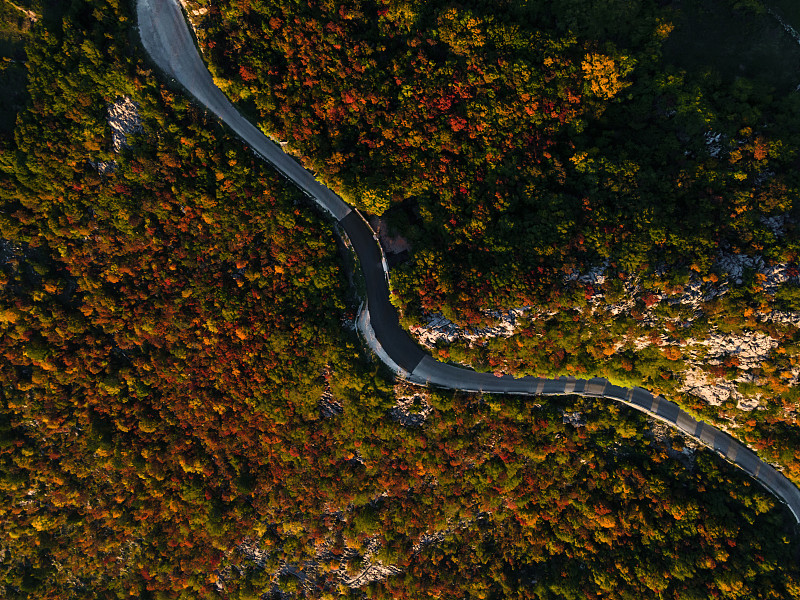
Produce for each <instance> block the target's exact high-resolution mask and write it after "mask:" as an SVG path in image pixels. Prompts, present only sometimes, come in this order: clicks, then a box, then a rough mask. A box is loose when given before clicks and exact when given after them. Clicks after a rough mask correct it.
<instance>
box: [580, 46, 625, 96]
mask: <svg viewBox="0 0 800 600" xmlns="http://www.w3.org/2000/svg"><path fill="white" fill-rule="evenodd" d="M581 69H582V70H583V78H584V79H585V80H586V87H587V92H590V93H592V94H594V95H595V96H598V97H600V98H603V99H606V100H609V99H611V98H613V97H614V96H616V95H617V93H618V92H619V91H620V90H622V89H624V88H626V87H628V86H629V85H630V83H629V82H626V81H623V80H622V77H623V75H624V74H623V73H621V72H620V68H619V66H618V65H617V62H616V61H615V60H614V59H613V58H611V57H610V56H606V55H605V54H599V53H597V52H590V53H589V54H587V55H586V57H585V58H584V59H583V62H582V63H581Z"/></svg>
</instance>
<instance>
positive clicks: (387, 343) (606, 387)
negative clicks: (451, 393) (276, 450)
mask: <svg viewBox="0 0 800 600" xmlns="http://www.w3.org/2000/svg"><path fill="white" fill-rule="evenodd" d="M137 13H138V21H139V32H140V35H141V39H142V44H143V45H144V48H145V50H146V51H147V53H148V54H149V55H150V57H151V58H152V60H153V61H154V62H155V63H156V64H157V65H158V66H159V68H161V69H162V70H163V71H164V72H165V73H166V74H167V75H168V76H169V77H171V78H172V79H173V80H175V81H176V82H178V83H179V84H180V85H182V86H183V87H184V88H185V89H186V91H187V92H188V93H189V94H191V95H192V96H194V98H195V99H196V100H197V101H198V102H199V103H200V104H202V105H204V106H205V107H206V108H207V109H208V110H210V111H211V112H213V113H214V114H216V115H217V116H218V117H219V118H220V119H221V120H222V121H223V122H224V123H226V124H227V125H228V126H229V127H230V128H231V129H233V131H234V132H235V133H236V134H237V135H238V136H239V137H241V138H242V139H243V140H244V141H245V142H246V143H247V144H248V145H250V147H251V148H253V149H254V150H255V151H256V152H257V153H258V154H259V155H261V157H263V158H264V159H265V160H266V161H267V162H269V163H270V164H272V165H273V166H274V167H275V168H276V169H277V170H278V171H279V172H280V173H282V174H283V175H284V176H285V177H286V178H288V179H290V180H291V181H292V182H294V183H295V184H296V185H297V186H298V187H299V188H300V189H301V190H303V191H304V192H305V193H306V194H307V195H308V196H309V197H311V198H312V199H313V200H314V201H315V202H317V203H318V204H319V205H320V207H322V208H323V209H324V210H325V211H326V212H328V213H329V214H331V215H332V216H333V217H334V218H335V219H336V220H337V221H338V222H339V225H340V226H341V227H342V229H344V231H345V233H346V234H347V237H348V238H349V239H350V242H351V243H352V245H353V248H354V250H355V252H356V254H357V255H358V258H359V262H360V264H361V269H362V271H363V273H364V279H365V282H366V287H367V308H366V310H367V311H369V312H368V317H369V318H368V320H367V322H368V326H369V327H370V328H371V335H370V336H369V338H368V339H369V340H370V344H371V345H373V346H374V347H375V349H376V350H378V352H377V354H378V356H383V357H388V358H389V359H390V360H388V361H387V363H389V364H390V366H391V367H392V368H393V369H394V370H396V371H398V373H400V374H401V375H402V376H404V377H405V378H406V379H407V380H408V381H410V382H413V383H417V384H420V385H432V386H437V387H442V388H447V389H456V390H464V391H474V392H485V393H503V394H524V395H531V396H539V395H543V396H548V395H567V394H577V395H583V396H593V397H598V398H607V399H609V400H615V401H618V402H622V403H624V404H627V405H628V406H631V407H633V408H635V409H637V410H640V411H642V412H644V413H646V414H648V415H650V416H652V417H655V418H657V419H660V420H662V421H664V422H665V423H668V424H669V425H671V426H673V427H675V428H677V429H678V430H680V431H681V432H682V433H683V434H684V435H686V436H688V437H691V438H693V439H695V440H697V441H699V442H701V443H703V444H705V445H706V446H708V447H709V448H712V449H714V450H715V451H716V452H717V453H719V454H720V455H721V456H723V457H724V458H726V459H727V460H728V461H730V462H732V463H733V464H736V465H737V466H739V467H740V468H741V469H742V470H744V471H745V472H746V473H748V474H749V475H751V476H752V477H753V478H754V479H756V480H757V481H759V482H760V483H761V484H762V485H763V486H764V487H765V488H767V489H768V490H769V491H770V492H772V493H773V494H774V495H775V496H777V497H778V498H779V499H780V500H781V501H783V502H784V503H785V504H786V505H787V506H788V508H789V510H790V511H791V512H792V514H793V515H794V517H795V520H796V521H797V522H798V523H800V490H798V489H797V487H796V486H795V485H794V484H792V482H790V481H789V480H788V479H787V478H786V477H784V476H783V475H781V474H780V473H779V472H778V471H776V470H775V469H774V468H772V467H771V466H770V465H769V464H767V463H765V462H764V461H763V460H761V459H760V458H758V456H757V455H756V454H755V453H753V452H752V451H751V450H749V449H747V448H746V447H744V446H743V445H742V444H740V443H739V442H737V441H736V440H734V439H733V438H731V437H730V436H728V435H727V434H725V433H723V432H721V431H719V430H718V429H716V428H715V427H712V426H711V425H708V424H706V423H703V422H702V421H700V422H698V421H696V420H695V419H694V418H692V417H691V416H690V415H688V414H687V413H685V412H684V411H682V410H681V409H680V408H679V407H678V406H677V405H676V404H674V403H673V402H670V401H669V400H666V399H665V398H663V397H661V396H654V395H653V394H651V393H650V392H648V391H647V390H643V389H641V388H634V389H625V388H621V387H618V386H615V385H612V384H610V383H609V382H607V381H606V380H604V379H591V380H583V379H574V378H569V377H563V378H560V379H542V378H535V377H523V378H519V379H515V378H514V377H511V376H505V377H495V376H494V375H492V374H490V373H477V372H475V371H471V370H469V369H465V368H461V367H456V366H453V365H449V364H445V363H441V362H438V361H436V360H434V359H433V358H432V357H431V356H430V355H429V354H426V353H425V352H423V351H422V350H421V349H420V347H419V346H417V344H416V343H415V342H414V341H413V340H412V339H411V338H410V337H409V335H408V334H407V333H406V332H405V331H404V330H403V329H402V328H401V327H400V325H399V323H398V318H397V311H396V310H395V309H394V306H392V304H391V303H390V302H389V287H388V282H387V279H386V272H385V270H384V264H385V262H384V256H383V252H382V250H381V248H380V246H379V244H378V242H377V238H376V236H375V234H374V232H373V231H372V229H371V228H370V227H369V225H368V224H367V223H366V221H365V220H364V219H363V218H362V217H361V215H360V214H359V213H358V211H355V210H353V209H351V208H350V207H349V206H348V205H347V204H346V203H345V202H344V201H343V200H342V199H341V198H340V197H339V196H337V195H336V194H335V193H334V192H333V191H331V190H330V189H328V188H327V187H325V186H324V185H322V184H321V183H319V182H318V181H317V180H316V179H315V177H314V175H313V174H312V173H310V172H309V171H307V170H306V169H304V168H303V167H302V166H300V165H299V164H298V163H297V162H296V161H295V160H294V159H293V158H292V157H290V156H288V155H287V154H286V153H284V152H283V150H282V149H281V148H280V146H278V145H277V144H275V143H274V142H272V141H271V140H270V139H269V138H268V137H266V136H265V135H264V134H263V133H261V131H259V130H258V129H257V128H256V127H254V126H253V125H252V124H251V123H250V122H249V121H247V120H246V119H245V118H244V117H242V115H241V114H239V112H238V111H237V110H236V109H235V108H234V107H233V105H232V104H231V103H230V102H229V101H228V99H227V98H226V97H225V95H224V94H223V93H222V91H220V89H219V88H218V87H217V86H216V85H215V84H214V81H213V79H212V77H211V75H210V73H209V72H208V69H207V68H206V66H205V64H204V63H203V61H202V59H201V58H200V54H199V53H198V51H197V48H196V47H195V43H194V38H193V37H192V35H191V33H190V32H189V27H188V25H187V23H186V21H185V19H184V17H183V14H182V12H181V9H180V7H179V6H178V3H177V0H137Z"/></svg>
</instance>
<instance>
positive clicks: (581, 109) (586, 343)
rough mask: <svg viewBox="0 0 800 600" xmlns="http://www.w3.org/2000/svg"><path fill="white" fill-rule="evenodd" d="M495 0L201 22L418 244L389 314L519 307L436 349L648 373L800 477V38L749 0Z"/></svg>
mask: <svg viewBox="0 0 800 600" xmlns="http://www.w3.org/2000/svg"><path fill="white" fill-rule="evenodd" d="M201 4H204V3H199V4H197V5H198V6H200V5H201ZM193 6H194V4H193ZM488 6H489V5H488V4H486V3H483V2H465V3H463V4H461V5H459V6H458V7H454V6H452V5H451V4H450V3H444V2H436V1H432V2H425V3H421V4H412V3H408V2H402V1H400V0H384V1H380V2H366V1H365V2H352V3H347V4H346V5H344V4H342V5H340V4H339V3H334V2H326V1H319V2H301V3H286V2H283V1H282V0H259V1H256V0H253V1H249V2H246V3H241V2H229V1H223V2H217V3H214V4H213V5H211V4H209V5H208V9H207V10H208V12H207V13H206V14H204V16H202V18H198V19H196V21H197V30H198V37H199V40H200V43H201V46H202V47H203V48H204V50H205V52H206V56H207V58H208V60H209V62H210V66H211V68H212V70H213V72H214V73H215V76H216V78H217V82H218V84H219V85H220V86H222V88H223V89H224V90H225V91H226V93H227V94H228V95H229V96H230V97H232V98H233V99H235V100H237V101H238V106H239V107H240V108H241V109H242V110H243V111H244V112H245V113H247V114H249V115H250V116H251V118H253V119H255V120H256V121H257V122H259V123H260V124H261V127H262V129H263V130H264V131H266V132H268V133H270V134H271V135H273V136H275V137H276V139H281V140H284V141H286V142H288V145H287V146H286V148H287V149H288V150H289V151H290V152H292V153H293V154H294V155H295V156H297V157H298V158H299V159H301V160H303V161H304V163H305V164H306V165H307V166H309V167H310V168H312V169H313V170H314V171H315V172H317V173H318V174H320V176H321V177H322V178H323V179H324V180H325V181H326V182H327V183H328V184H329V185H331V186H332V187H333V188H334V189H336V190H337V191H339V192H340V193H341V194H342V196H343V197H345V198H346V199H348V201H350V202H351V203H353V204H355V205H356V206H358V207H359V208H361V209H362V210H364V211H366V212H368V213H374V214H377V215H380V214H382V215H383V216H384V223H385V225H386V227H387V229H389V230H390V231H392V232H393V233H394V234H395V235H398V236H400V237H401V238H402V239H404V240H405V241H406V242H407V244H408V245H409V246H410V247H411V251H410V253H406V254H408V256H406V255H403V256H399V257H398V260H399V262H400V264H398V265H397V266H396V267H395V268H394V269H393V270H392V274H391V282H392V288H393V289H392V292H393V302H395V304H396V306H397V307H398V309H399V310H400V312H401V314H402V316H403V322H404V323H405V325H406V326H408V327H411V328H414V327H420V326H424V325H425V322H426V318H427V317H429V316H430V315H431V314H432V313H434V314H441V315H443V316H444V317H446V318H448V319H449V320H451V321H453V322H454V323H457V324H460V325H462V326H465V327H480V326H483V325H491V324H492V321H493V317H491V316H487V311H495V312H496V311H497V310H506V309H511V308H518V307H534V308H533V310H532V311H530V314H529V315H528V316H527V317H526V318H525V319H523V320H522V323H521V325H520V326H518V327H517V329H516V330H515V332H514V335H513V337H512V338H510V339H504V338H500V339H490V340H482V341H481V342H480V343H477V344H476V343H474V342H466V343H456V344H440V345H439V347H436V348H434V349H433V351H434V354H436V355H437V356H438V358H440V359H442V360H451V361H455V362H458V363H462V364H467V365H470V366H471V367H474V368H476V369H478V370H482V371H494V372H495V373H514V374H517V375H521V374H531V375H543V376H558V375H564V374H571V375H576V376H580V377H592V376H599V377H606V378H608V379H610V380H612V381H615V382H618V383H620V384H622V385H625V386H628V387H629V386H633V385H639V386H642V387H646V388H648V389H651V390H657V391H659V392H661V393H664V394H667V395H668V397H670V398H671V399H675V400H677V401H679V402H680V403H681V405H682V406H683V408H685V409H687V410H689V411H691V412H692V413H694V414H696V415H697V416H698V417H700V418H703V419H705V420H709V421H711V422H714V423H715V424H717V425H718V426H721V427H723V428H725V429H729V430H730V431H732V432H735V433H734V434H735V435H736V436H737V437H740V438H743V439H745V440H746V441H747V442H748V443H751V444H752V445H753V447H754V448H757V449H758V451H759V452H762V453H763V454H764V455H765V456H767V457H768V458H769V460H771V461H774V462H777V463H779V464H781V465H783V466H784V467H785V468H786V469H787V475H789V476H790V477H792V478H794V480H795V482H798V483H800V447H798V441H799V440H800V431H798V428H797V421H796V415H797V414H798V411H800V406H799V405H798V400H800V387H799V386H798V384H800V358H799V357H798V352H800V345H798V343H799V342H800V315H799V314H798V311H800V295H798V293H797V289H798V284H800V276H798V272H799V271H798V264H797V261H798V251H799V250H800V245H799V244H798V242H799V241H800V239H799V238H798V230H797V227H796V223H797V216H798V215H797V210H798V206H797V198H798V190H799V189H800V187H799V186H800V180H798V173H800V170H798V166H799V165H800V162H798V160H799V159H800V154H798V149H800V137H798V132H800V123H799V122H798V115H800V94H797V93H796V92H795V88H796V87H797V85H798V83H800V81H798V80H797V73H798V70H799V69H800V44H798V40H795V39H793V38H792V36H791V35H790V34H789V33H788V32H787V31H786V30H784V28H783V27H782V26H781V24H780V22H779V21H778V20H777V19H776V18H774V17H773V14H778V13H774V10H773V12H772V13H770V12H768V10H772V9H773V4H772V3H762V2H758V1H748V2H740V1H737V2H734V1H733V0H693V1H691V2H680V3H678V2H655V1H654V0H652V1H651V0H636V1H630V2H629V1H626V2H622V1H619V2H615V1H609V2H602V3H595V4H591V3H586V2H577V1H576V2H558V3H548V2H515V1H513V0H508V1H506V2H501V3H492V4H491V10H489V8H488ZM774 7H775V8H776V9H780V10H785V11H786V12H783V13H782V14H784V15H785V16H786V18H795V19H796V18H797V17H798V16H797V14H796V9H792V8H791V6H787V5H786V3H782V2H777V3H774ZM778 16H780V15H778ZM794 24H795V29H798V28H800V22H797V21H795V22H794ZM776 224H777V225H776ZM737 265H738V267H737ZM597 270H600V271H602V273H603V275H602V277H601V278H597V277H595V278H585V277H576V276H574V275H577V274H583V273H587V272H592V271H597ZM690 289H692V290H694V291H696V292H698V299H697V300H696V301H695V300H692V301H691V302H689V303H687V302H686V297H687V291H688V290H690ZM723 338H724V341H726V342H727V345H728V346H729V347H731V348H733V349H734V351H732V352H726V353H724V354H723V355H722V356H719V357H718V356H716V355H715V353H714V352H712V351H711V350H709V345H713V344H714V343H715V341H718V340H721V339H723ZM753 341H756V342H758V343H760V344H761V345H762V349H761V351H760V352H759V353H757V356H756V357H754V358H753V359H752V360H749V361H748V360H746V359H745V358H743V357H741V356H738V355H737V351H738V350H736V347H737V346H741V345H742V343H750V342H753ZM687 380H694V381H697V380H699V381H701V382H706V383H708V384H709V385H714V386H715V388H716V389H718V390H722V392H721V393H720V395H721V396H722V397H720V398H712V402H711V403H709V402H708V399H707V398H703V397H698V395H697V394H696V393H695V392H693V391H692V389H691V386H690V385H689V384H687V383H686V381H687ZM742 407H744V408H742ZM753 407H757V410H753Z"/></svg>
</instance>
